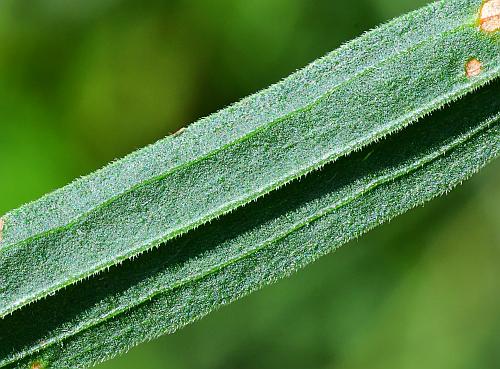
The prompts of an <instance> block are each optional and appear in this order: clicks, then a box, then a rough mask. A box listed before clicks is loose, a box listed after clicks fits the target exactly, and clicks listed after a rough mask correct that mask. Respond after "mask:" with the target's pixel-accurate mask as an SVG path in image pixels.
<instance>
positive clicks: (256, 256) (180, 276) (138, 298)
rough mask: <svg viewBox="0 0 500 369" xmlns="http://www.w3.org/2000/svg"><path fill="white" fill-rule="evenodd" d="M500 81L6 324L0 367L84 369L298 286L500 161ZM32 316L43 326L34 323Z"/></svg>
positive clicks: (0, 325) (0, 342) (10, 318)
mask: <svg viewBox="0 0 500 369" xmlns="http://www.w3.org/2000/svg"><path fill="white" fill-rule="evenodd" d="M499 93H500V82H495V83H494V84H492V85H491V86H488V87H486V88H484V89H482V90H480V91H478V92H477V93H475V94H472V95H469V96H467V97H465V98H464V99H462V100H460V101H459V102H457V103H455V104H453V105H452V106H450V107H448V108H446V109H445V110H443V111H440V112H438V113H435V114H433V115H432V116H430V117H428V118H426V119H424V120H423V121H421V122H419V123H418V124H415V125H413V126H411V127H409V128H408V129H407V130H404V131H402V132H400V133H398V134H396V135H393V136H391V137H390V138H388V139H386V140H384V141H382V142H379V143H375V144H372V145H370V146H368V147H367V148H365V149H364V150H362V151H361V152H357V153H353V154H352V155H350V156H348V157H345V158H342V159H340V160H339V161H337V162H335V163H333V164H329V165H327V166H326V167H324V168H323V170H322V171H319V172H315V173H312V174H311V175H309V176H307V177H306V178H305V179H303V180H302V181H296V182H293V183H291V184H290V185H289V186H287V187H285V188H283V189H281V190H280V191H277V192H274V193H272V194H271V195H270V196H267V197H265V198H263V199H260V200H259V201H258V202H256V203H252V204H249V205H248V206H246V207H243V208H241V209H238V210H237V211H235V212H233V213H232V214H229V215H226V216H224V217H222V218H221V219H219V220H218V221H216V222H213V223H211V224H208V225H205V226H203V227H200V228H199V229H197V230H195V231H194V232H191V233H189V234H186V235H184V236H182V237H180V238H177V239H175V240H171V241H169V242H167V243H166V244H165V245H162V247H160V248H158V249H154V250H152V251H150V252H148V253H145V254H142V255H140V256H139V257H138V258H136V259H133V260H128V261H126V262H125V263H123V264H122V265H120V266H116V267H113V268H111V269H110V270H109V271H108V272H105V273H103V274H100V275H98V276H94V277H93V278H91V279H89V280H86V281H84V282H82V283H79V284H77V285H74V286H71V287H69V288H67V289H65V290H64V291H61V292H60V293H59V294H57V295H55V296H52V297H49V298H48V299H45V300H43V301H41V302H38V303H36V304H33V305H30V306H29V307H27V308H25V309H22V310H21V311H19V312H17V313H16V314H13V315H11V316H8V317H6V318H4V319H3V320H0V332H5V333H2V336H1V338H0V358H1V361H0V367H3V366H7V368H24V367H27V366H29V365H30V363H33V362H43V363H47V364H48V365H49V366H53V367H56V368H80V367H82V368H83V367H86V366H88V365H91V364H94V363H96V362H99V361H102V360H104V359H106V358H109V357H111V356H114V355H116V353H118V352H123V351H126V350H127V349H128V348H129V347H131V346H133V345H135V344H137V343H139V342H142V341H144V340H149V339H152V338H154V337H157V336H159V335H161V334H163V333H165V332H173V331H175V330H176V329H177V328H179V327H181V326H183V325H185V324H187V323H189V322H191V321H193V320H195V319H197V318H199V317H201V316H203V315H205V314H207V313H208V312H210V311H211V310H213V309H214V308H216V307H217V306H219V305H223V304H226V303H228V302H231V301H233V300H235V299H237V298H239V297H241V296H243V295H245V294H247V293H249V292H251V291H253V290H255V289H257V288H259V287H260V286H262V285H265V284H268V283H271V282H273V281H275V280H276V279H278V278H282V277H283V276H286V275H288V274H289V273H291V272H293V271H295V270H296V269H298V268H300V267H302V266H304V265H306V264H307V263H309V262H311V261H313V260H315V259H316V258H318V257H319V256H321V255H324V254H326V253H328V252H330V251H332V250H334V249H335V248H337V247H339V246H340V245H342V244H344V243H345V242H347V241H349V240H350V239H352V238H355V237H357V236H359V235H360V234H362V233H364V232H366V231H367V230H369V229H371V228H373V227H375V226H376V225H378V224H381V223H382V222H384V221H387V220H389V219H391V218H392V217H394V216H396V215H397V214H400V213H402V212H404V211H406V210H408V209H410V208H412V207H414V206H416V205H418V204H421V203H423V202H424V201H426V200H429V199H431V198H432V197H435V196H437V195H439V194H442V193H444V192H446V191H448V190H450V189H451V188H452V187H453V186H455V185H456V184H457V183H459V182H461V181H463V180H464V179H466V178H467V177H469V176H470V175H472V174H473V173H474V172H476V171H477V170H478V169H479V168H480V167H482V166H483V165H485V164H486V163H487V162H489V161H490V160H492V158H494V157H495V156H497V155H498V153H499V152H500V99H498V96H499ZM32 317H37V318H36V319H33V318H32Z"/></svg>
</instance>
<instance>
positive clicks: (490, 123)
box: [0, 0, 500, 368]
mask: <svg viewBox="0 0 500 369" xmlns="http://www.w3.org/2000/svg"><path fill="white" fill-rule="evenodd" d="M481 9H482V2H481V1H479V0H446V1H440V2H437V3H434V4H431V5H429V6H427V7H425V8H423V9H421V10H419V11H416V12H413V13H410V14H408V15H406V16H403V17H401V18H398V19H396V20H394V21H392V22H390V23H388V24H386V25H383V26H381V27H380V28H378V29H376V30H374V31H371V32H369V33H367V34H365V35H363V36H362V37H360V38H358V39H356V40H354V41H352V42H350V43H348V44H346V45H344V46H343V47H341V48H340V49H338V50H336V51H334V52H332V53H331V54H329V55H327V56H326V57H324V58H322V59H319V60H317V61H316V62H313V63H312V64H311V65H309V66H308V67H306V68H305V69H303V70H301V71H299V72H297V73H295V74H293V75H291V76H290V77H288V78H287V79H285V80H284V81H282V82H280V83H278V84H276V85H273V86H271V87H270V88H268V89H267V90H264V91H262V92H260V93H258V94H255V95H252V96H250V97H248V98H246V99H244V100H242V101H241V102H239V103H237V104H235V105H233V106H230V107H228V108H226V109H224V110H221V111H220V112H218V113H215V114H213V115H211V116H209V117H207V118H204V119H202V120H200V121H199V122H197V123H194V124H193V125H191V126H189V127H188V128H187V129H186V130H184V131H183V132H180V133H179V134H178V135H175V136H171V137H168V138H166V139H164V140H162V141H159V142H157V143H156V144H154V145H151V146H149V147H146V148H145V149H142V150H140V151H137V152H135V153H133V154H131V155H129V156H128V157H126V158H124V159H122V160H120V161H117V162H115V163H112V164H111V165H109V166H107V167H105V168H103V169H102V170H100V171H98V172H96V173H94V174H91V175H90V176H87V177H85V178H82V179H80V180H78V181H76V182H74V183H72V184H70V185H69V186H66V187H64V188H62V189H60V190H58V191H56V192H54V193H52V194H49V195H47V196H46V197H44V198H42V199H41V200H39V201H37V202H34V203H31V204H28V205H26V206H24V207H22V208H20V209H17V210H14V211H12V212H10V213H8V214H7V215H5V216H4V217H3V218H2V219H3V221H4V227H3V231H1V234H2V238H1V241H0V242H1V243H0V316H4V318H3V319H1V320H0V331H1V332H7V333H5V334H4V333H2V335H1V336H0V367H7V368H23V367H29V366H30V365H31V364H32V363H33V362H36V361H37V360H39V361H40V362H44V363H48V365H49V367H55V368H78V367H82V368H83V367H87V366H89V365H92V364H95V363H97V362H100V361H102V360H105V359H107V358H109V357H112V356H114V355H115V354H116V353H117V352H123V351H125V350H127V349H128V348H129V347H131V346H133V345H135V344H138V343H140V342H142V341H145V340H148V339H151V338H154V337H157V336H159V335H161V334H162V333H165V332H173V331H175V330H176V329H177V328H178V327H181V326H183V325H185V324H187V323H189V322H191V321H193V320H195V319H197V318H199V317H201V316H203V315H205V314H207V313H208V312H210V311H211V310H213V309H214V308H216V307H217V306H219V305H222V304H225V303H228V302H230V301H233V300H235V299H237V298H239V297H241V296H243V295H245V294H247V293H249V292H251V291H254V290H255V289H257V288H259V287H260V286H263V285H265V284H268V283H270V282H272V281H274V280H276V279H278V278H281V277H283V276H286V275H287V274H289V273H291V272H293V271H295V270H297V269H298V268H300V267H302V266H304V265H306V264H307V263H309V262H311V261H313V260H315V259H316V258H318V257H319V256H321V255H324V254H325V253H328V252H330V251H332V250H334V249H335V248H337V247H339V246H340V245H342V244H344V243H345V242H347V241H349V240H350V239H353V238H355V237H357V236H359V235H361V234H362V233H364V232H366V231H368V230H369V229H371V228H373V227H375V226H376V225H378V224H381V223H383V222H384V221H387V220H389V219H391V218H392V217H394V216H396V215H398V214H400V213H402V212H405V211H407V210H409V209H410V208H412V207H414V206H417V205H419V204H421V203H423V202H424V201H427V200H429V199H431V198H433V197H435V196H437V195H440V194H442V193H444V192H446V191H448V190H449V189H451V188H452V187H453V186H455V185H456V184H458V183H460V182H461V181H463V180H465V179H466V178H468V177H469V176H470V175H472V174H473V173H475V172H476V171H477V170H479V169H480V168H481V167H482V166H484V165H485V164H486V163H488V162H489V161H491V160H492V159H493V158H495V157H496V156H497V155H498V152H499V150H500V126H499V120H500V101H499V99H498V96H499V92H500V86H499V83H498V81H494V80H495V78H497V77H498V75H499V74H500V39H499V36H498V33H497V32H493V33H485V32H484V31H483V30H481V28H480V27H479V26H478V16H479V14H480V10H481ZM492 81H493V82H492ZM488 83H489V84H488ZM439 109H440V110H439ZM429 114H431V115H430V116H427V115H429ZM412 123H413V124H412ZM320 168H322V169H321V170H320V171H317V169H320ZM306 174H308V175H307V176H306V177H305V178H304V179H302V180H300V181H298V180H297V179H298V178H300V177H302V176H304V175H306ZM285 184H287V186H285V187H282V186H283V185H285ZM263 195H267V196H265V197H263V198H261V197H262V196H263ZM257 199H258V200H257ZM252 200H257V201H256V202H252ZM228 212H232V213H231V214H226V213H228ZM209 221H211V223H210V224H206V223H207V222H209ZM195 228H197V229H195ZM176 236H178V237H176ZM159 245H161V246H160V247H159V248H157V249H153V250H151V249H152V248H153V247H154V246H159ZM146 250H151V251H150V252H148V253H143V252H144V251H146ZM108 267H111V269H109V270H106V269H107V268H108ZM99 272H100V274H98V275H97V276H94V277H91V278H90V279H85V278H86V277H89V276H91V275H93V274H96V273H99ZM82 279H85V280H83V281H81V282H80V283H77V284H75V282H77V281H80V280H82ZM63 287H67V288H65V289H63V290H61V289H62V288H63ZM54 293H55V295H54V296H49V297H47V298H46V299H43V300H39V301H37V300H38V299H40V298H42V297H46V296H48V295H49V294H54ZM31 302H34V303H33V304H31V305H29V306H25V305H26V304H28V303H31ZM23 306H25V307H24V308H22V309H20V310H19V311H17V310H18V309H19V308H21V307H23ZM9 313H13V314H11V315H8V314H9ZM33 316H36V317H37V319H36V322H33V318H32V317H33Z"/></svg>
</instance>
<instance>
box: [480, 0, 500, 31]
mask: <svg viewBox="0 0 500 369" xmlns="http://www.w3.org/2000/svg"><path fill="white" fill-rule="evenodd" d="M479 26H480V27H481V29H482V30H483V31H486V32H495V31H498V30H499V29H500V0H486V1H485V2H484V3H483V6H482V7H481V12H480V15H479Z"/></svg>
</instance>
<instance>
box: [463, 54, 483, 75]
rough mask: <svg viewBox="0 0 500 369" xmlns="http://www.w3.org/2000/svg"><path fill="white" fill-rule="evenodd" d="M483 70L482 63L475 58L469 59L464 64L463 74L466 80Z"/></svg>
mask: <svg viewBox="0 0 500 369" xmlns="http://www.w3.org/2000/svg"><path fill="white" fill-rule="evenodd" d="M482 69H483V63H481V62H480V61H479V60H477V59H476V58H473V59H470V60H469V61H468V62H467V63H466V64H465V74H466V75H467V77H468V78H471V77H475V76H477V75H479V74H480V73H481V71H482Z"/></svg>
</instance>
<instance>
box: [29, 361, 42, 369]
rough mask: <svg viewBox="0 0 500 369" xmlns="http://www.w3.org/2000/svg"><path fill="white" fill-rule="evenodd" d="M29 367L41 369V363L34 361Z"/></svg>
mask: <svg viewBox="0 0 500 369" xmlns="http://www.w3.org/2000/svg"><path fill="white" fill-rule="evenodd" d="M31 369H43V366H42V363H41V362H39V361H34V362H33V364H31Z"/></svg>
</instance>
